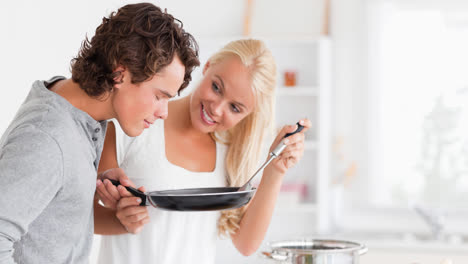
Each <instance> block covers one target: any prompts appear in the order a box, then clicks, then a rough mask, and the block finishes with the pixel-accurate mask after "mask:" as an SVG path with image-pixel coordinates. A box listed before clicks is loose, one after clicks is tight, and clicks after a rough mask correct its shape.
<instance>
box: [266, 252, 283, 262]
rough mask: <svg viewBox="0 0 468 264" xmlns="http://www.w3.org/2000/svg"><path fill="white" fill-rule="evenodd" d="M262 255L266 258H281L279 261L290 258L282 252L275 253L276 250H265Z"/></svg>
mask: <svg viewBox="0 0 468 264" xmlns="http://www.w3.org/2000/svg"><path fill="white" fill-rule="evenodd" d="M262 255H263V256H264V257H265V258H269V259H273V260H279V261H285V260H287V259H288V256H286V255H280V254H275V253H274V252H270V251H263V252H262Z"/></svg>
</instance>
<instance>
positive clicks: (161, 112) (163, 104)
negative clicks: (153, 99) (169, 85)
mask: <svg viewBox="0 0 468 264" xmlns="http://www.w3.org/2000/svg"><path fill="white" fill-rule="evenodd" d="M168 102H169V100H160V103H159V104H157V105H156V110H155V111H154V116H155V117H156V118H159V119H166V118H167V116H168V114H169V113H168V110H167V104H168Z"/></svg>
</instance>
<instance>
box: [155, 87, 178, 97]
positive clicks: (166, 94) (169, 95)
mask: <svg viewBox="0 0 468 264" xmlns="http://www.w3.org/2000/svg"><path fill="white" fill-rule="evenodd" d="M158 90H159V91H160V92H161V93H162V94H164V95H165V96H166V97H167V98H169V99H170V98H174V97H175V95H171V94H170V93H168V92H166V91H164V90H161V89H158Z"/></svg>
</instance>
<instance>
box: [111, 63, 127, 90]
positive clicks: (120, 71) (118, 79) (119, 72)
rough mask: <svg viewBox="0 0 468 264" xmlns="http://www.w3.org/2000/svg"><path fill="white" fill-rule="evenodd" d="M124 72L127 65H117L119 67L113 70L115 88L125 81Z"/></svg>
mask: <svg viewBox="0 0 468 264" xmlns="http://www.w3.org/2000/svg"><path fill="white" fill-rule="evenodd" d="M124 73H125V67H123V66H122V65H119V66H117V68H115V70H114V71H113V72H112V76H113V79H114V82H115V88H119V87H118V86H119V85H118V84H121V83H123V78H124Z"/></svg>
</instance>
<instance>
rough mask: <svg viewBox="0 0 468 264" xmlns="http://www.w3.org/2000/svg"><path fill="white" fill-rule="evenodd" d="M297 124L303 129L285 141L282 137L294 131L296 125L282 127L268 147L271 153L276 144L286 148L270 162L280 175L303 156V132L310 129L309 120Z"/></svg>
mask: <svg viewBox="0 0 468 264" xmlns="http://www.w3.org/2000/svg"><path fill="white" fill-rule="evenodd" d="M299 124H301V125H302V126H304V129H303V130H302V131H301V132H299V133H296V134H294V135H292V136H289V137H287V138H285V139H283V137H284V136H285V135H286V134H287V133H291V132H294V131H296V129H297V125H289V126H284V127H283V128H282V129H281V131H280V132H279V134H278V136H277V137H276V139H275V141H274V142H273V144H272V145H271V147H270V152H271V151H273V150H274V149H275V147H276V146H277V145H278V144H281V141H282V142H283V143H284V144H285V145H286V146H287V147H286V148H285V149H284V150H283V152H281V154H280V155H279V156H278V157H277V158H276V159H274V160H273V161H272V162H271V166H272V167H273V168H274V169H276V170H277V171H278V172H280V173H282V174H284V173H286V171H287V170H288V169H289V168H291V167H293V166H294V165H296V164H297V162H298V161H299V160H300V159H301V158H302V156H303V155H304V132H305V131H307V130H308V129H309V128H310V127H311V122H310V120H309V119H307V118H305V119H302V120H300V121H299Z"/></svg>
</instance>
